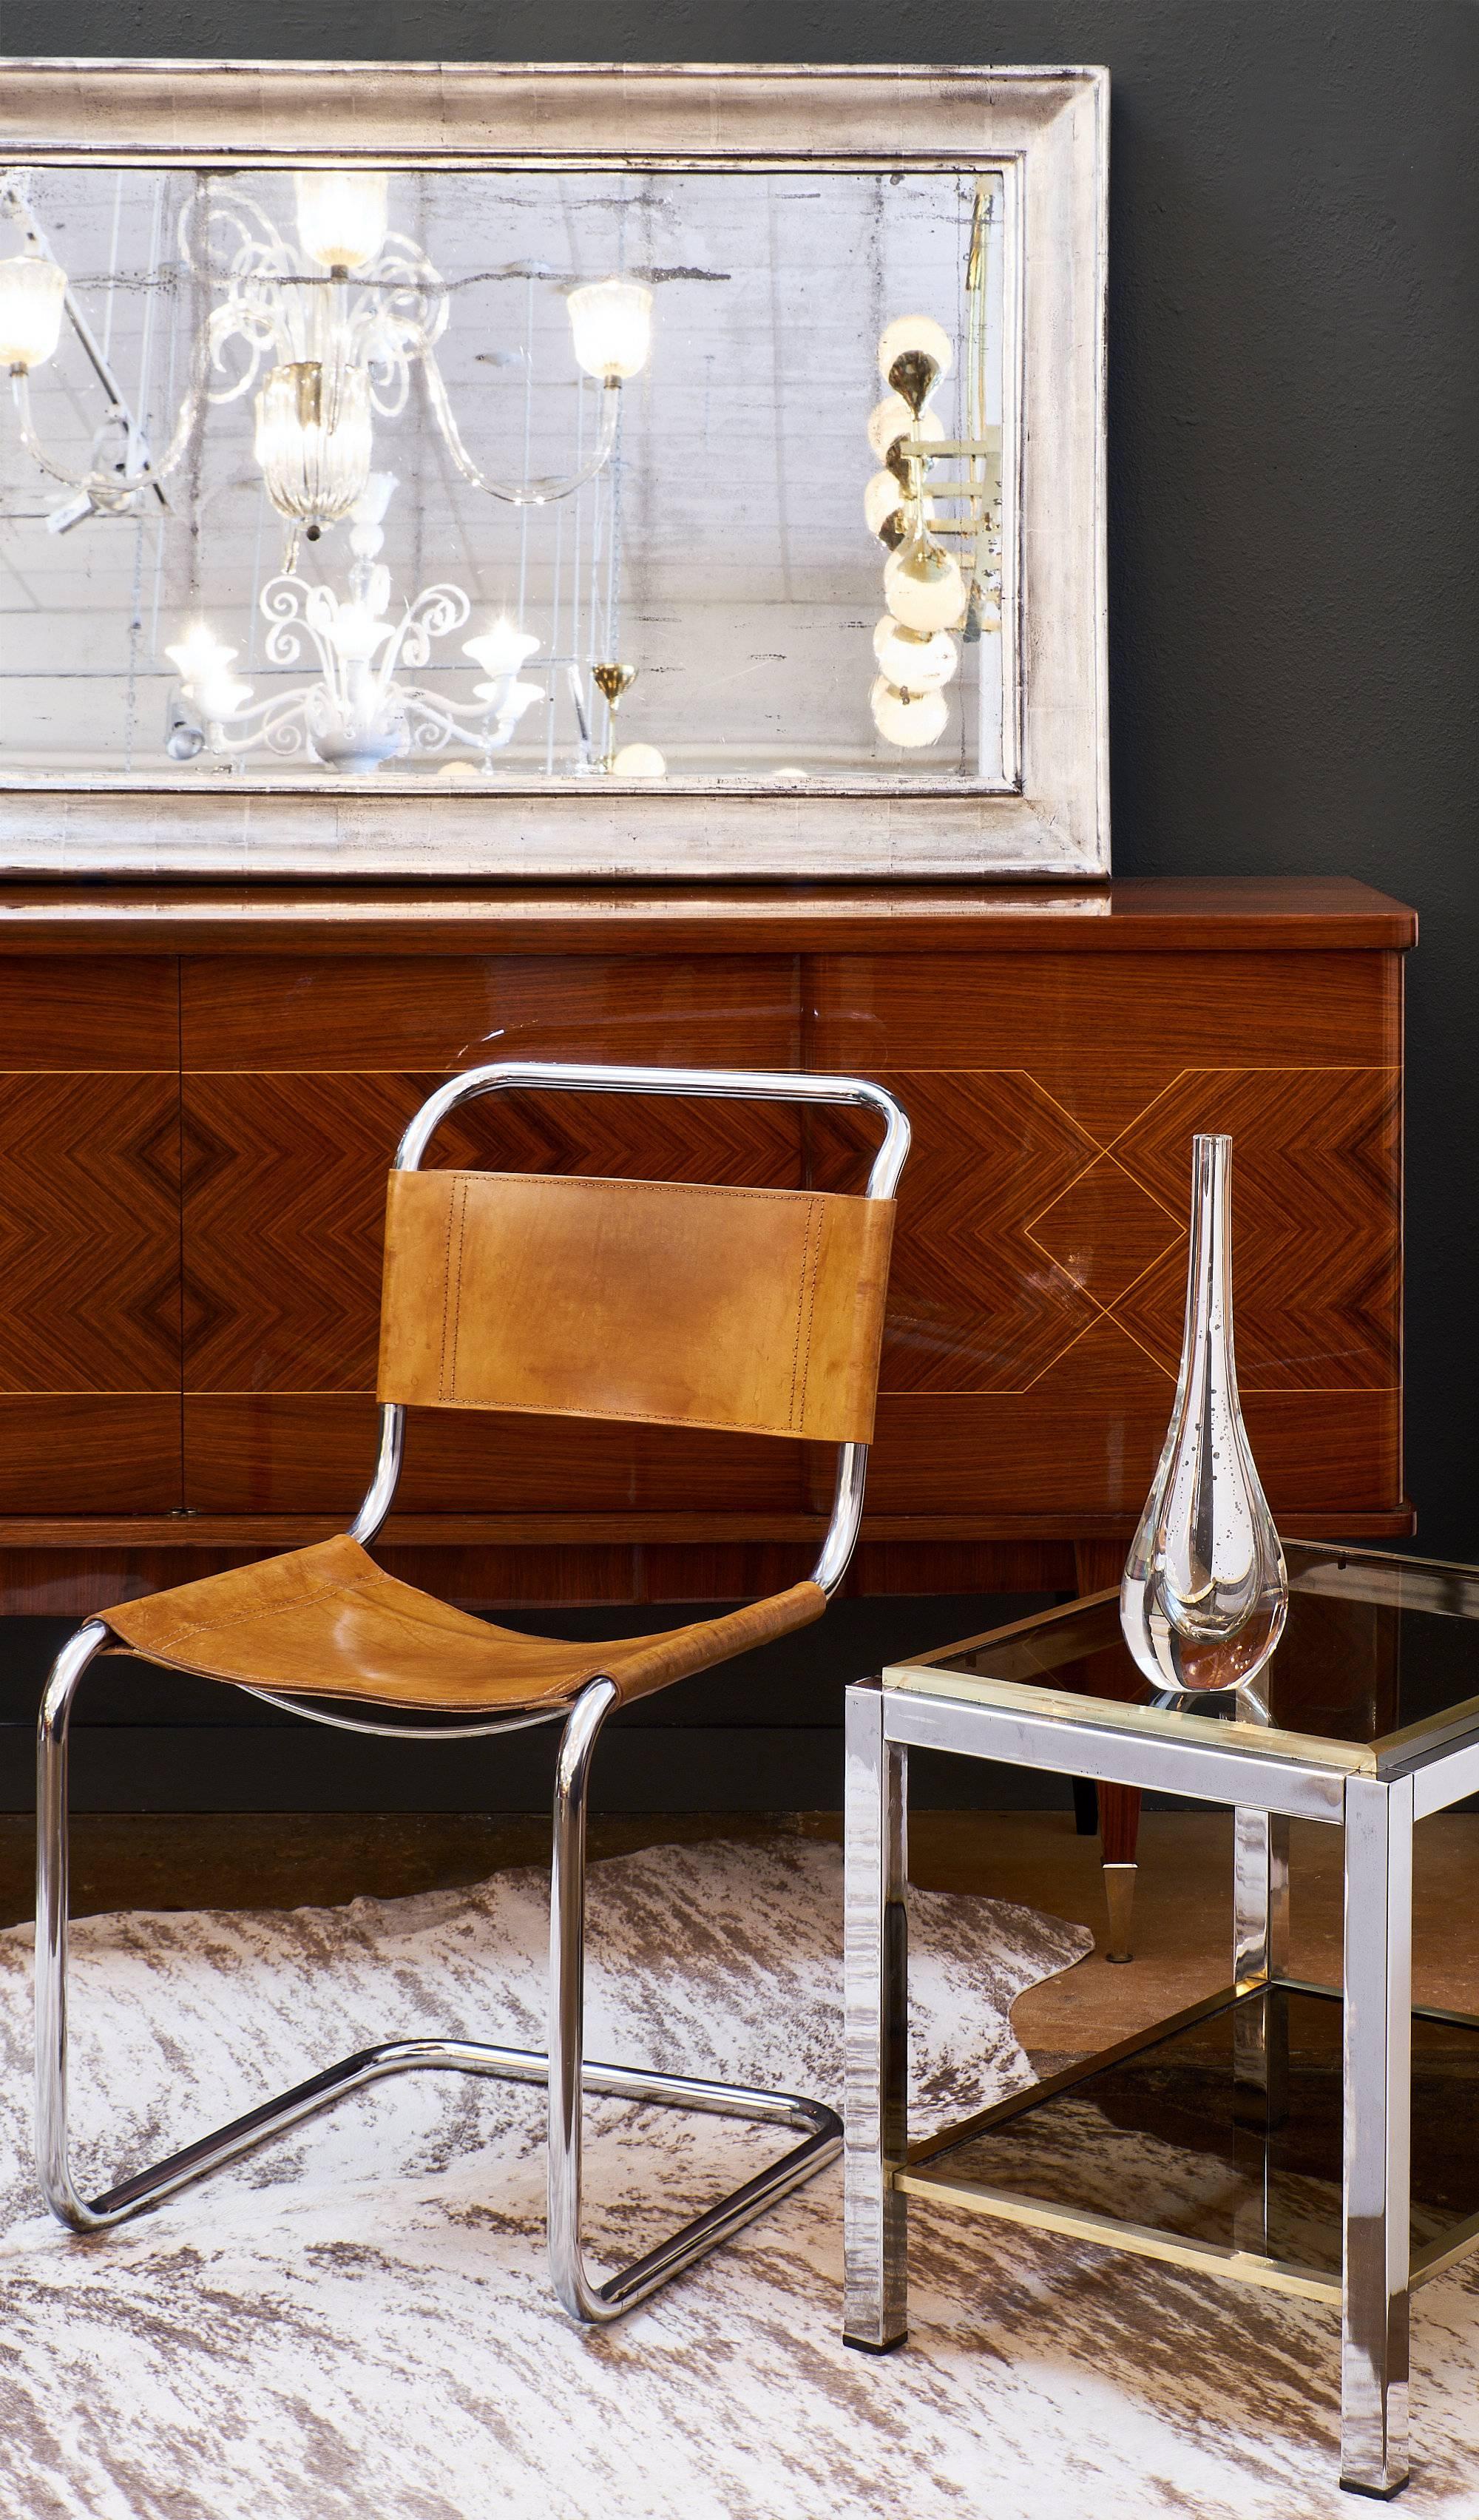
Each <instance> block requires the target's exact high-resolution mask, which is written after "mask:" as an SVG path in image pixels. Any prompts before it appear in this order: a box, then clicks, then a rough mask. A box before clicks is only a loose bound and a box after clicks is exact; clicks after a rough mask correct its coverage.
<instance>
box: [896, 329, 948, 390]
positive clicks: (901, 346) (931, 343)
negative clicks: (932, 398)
mask: <svg viewBox="0 0 1479 2520" xmlns="http://www.w3.org/2000/svg"><path fill="white" fill-rule="evenodd" d="M911 350H917V351H919V354H920V356H921V357H923V358H926V359H933V361H934V363H935V366H936V367H937V368H938V369H939V372H940V374H941V376H942V377H948V376H949V374H950V371H951V369H952V368H953V367H954V366H955V343H954V342H953V341H952V339H951V337H950V335H949V334H948V333H947V332H946V330H945V327H944V325H943V324H937V323H936V322H935V320H934V317H933V316H932V315H896V316H895V318H894V320H893V322H892V323H891V324H885V325H884V327H883V330H882V332H881V333H880V334H879V336H878V374H879V376H880V377H881V378H882V379H883V382H884V383H885V384H886V383H887V382H888V371H889V369H890V368H891V367H892V366H893V363H894V361H895V359H902V358H905V357H907V355H908V354H909V352H910V351H911Z"/></svg>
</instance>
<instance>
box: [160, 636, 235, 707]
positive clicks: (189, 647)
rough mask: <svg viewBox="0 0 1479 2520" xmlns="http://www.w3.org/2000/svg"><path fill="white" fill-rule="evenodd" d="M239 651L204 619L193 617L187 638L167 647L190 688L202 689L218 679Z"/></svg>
mask: <svg viewBox="0 0 1479 2520" xmlns="http://www.w3.org/2000/svg"><path fill="white" fill-rule="evenodd" d="M164 653H165V655H166V656H167V657H168V658H169V660H170V662H171V664H173V665H174V666H176V667H177V669H178V671H179V676H180V681H181V683H182V684H183V685H184V688H185V690H186V691H187V692H199V690H200V689H201V686H202V683H210V682H214V681H218V680H219V679H220V678H221V676H222V675H223V674H224V673H225V671H226V668H227V666H228V665H229V664H230V663H231V660H232V658H233V657H234V656H235V654H236V650H235V648H227V647H225V646H224V645H223V644H222V642H221V641H220V640H219V639H218V638H217V637H216V635H215V632H214V631H213V630H211V629H209V628H208V627H207V625H206V624H205V623H204V622H203V621H193V622H192V623H191V625H190V628H189V629H188V630H187V631H186V633H185V635H184V637H183V639H178V640H176V642H175V645H174V646H173V647H172V648H166V649H165V651H164Z"/></svg>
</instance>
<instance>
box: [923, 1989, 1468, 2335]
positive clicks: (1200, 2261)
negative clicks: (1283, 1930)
mask: <svg viewBox="0 0 1479 2520" xmlns="http://www.w3.org/2000/svg"><path fill="white" fill-rule="evenodd" d="M1276 1989H1277V1991H1278V1992H1279V1993H1281V1994H1284V1995H1305V1996H1317V1997H1322V1998H1323V1999H1324V2000H1325V2001H1326V2002H1327V2003H1336V2004H1339V2003H1342V2002H1343V1998H1342V1995H1341V1991H1340V1989H1339V1987H1336V1986H1322V1985H1321V1984H1320V1983H1319V1981H1318V1980H1316V1979H1313V1978H1297V1977H1284V1976H1282V1975H1280V1976H1278V1977H1275V1978H1261V1977H1259V1978H1240V1979H1238V1981H1237V1983H1236V1984H1235V1985H1233V1986H1231V1987H1222V1988H1220V1989H1219V1990H1218V1992H1217V1993H1216V1994H1215V1995H1209V1996H1204V1997H1203V1998H1202V1999H1201V2001H1200V2002H1199V2003H1188V2004H1186V2005H1184V2006H1183V2007H1182V2009H1181V2011H1179V2012H1171V2013H1167V2014H1166V2016H1165V2017H1164V2019H1163V2020H1160V2021H1157V2022H1153V2023H1152V2024H1151V2026H1150V2027H1149V2029H1148V2030H1141V2031H1136V2032H1134V2033H1133V2034H1132V2035H1131V2036H1130V2037H1129V2038H1128V2039H1119V2040H1116V2041H1115V2042H1114V2044H1113V2046H1112V2047H1109V2048H1097V2049H1096V2050H1095V2052H1094V2054H1093V2055H1091V2056H1081V2057H1079V2058H1078V2059H1077V2060H1076V2061H1075V2062H1074V2063H1073V2064H1071V2065H1064V2066H1062V2067H1061V2068H1060V2069H1059V2071H1058V2072H1057V2073H1055V2074H1048V2075H1045V2076H1044V2078H1043V2079H1042V2081H1041V2082H1037V2083H1027V2084H1024V2085H1023V2087H1022V2089H1021V2090H1020V2091H1016V2092H1011V2093H1008V2096H1007V2097H1006V2099H1004V2100H994V2101H993V2102H992V2103H991V2105H990V2107H989V2108H984V2109H977V2110H976V2111H974V2113H973V2114H972V2115H971V2116H970V2117H968V2118H961V2119H959V2120H958V2121H957V2122H956V2124H955V2125H953V2126H948V2127H942V2128H940V2129H939V2130H938V2131H937V2133H935V2134H934V2135H931V2136H925V2137H923V2138H920V2140H919V2142H917V2143H912V2144H911V2145H910V2147H909V2150H908V2152H907V2153H906V2155H905V2157H904V2160H903V2161H902V2163H900V2164H899V2165H898V2167H897V2168H895V2169H894V2170H893V2171H892V2172H891V2173H890V2176H889V2184H890V2186H891V2187H892V2188H893V2189H894V2190H895V2191H896V2193H897V2194H899V2195H901V2196H919V2197H923V2198H931V2197H932V2198H934V2199H935V2200H936V2201H937V2202H938V2203H940V2204H944V2205H954V2206H958V2207H960V2208H962V2209H963V2210H964V2211H965V2212H967V2213H972V2214H985V2215H989V2216H991V2217H992V2218H994V2219H995V2220H996V2221H998V2222H1003V2223H1015V2224H1019V2225H1021V2226H1022V2227H1024V2228H1027V2229H1030V2230H1041V2231H1057V2232H1060V2233H1061V2234H1063V2235H1064V2236H1065V2237H1067V2238H1069V2239H1076V2240H1091V2241H1093V2242H1095V2243H1096V2244H1097V2245H1098V2246H1099V2247H1103V2248H1110V2249H1122V2250H1124V2251H1125V2252H1126V2253H1127V2255H1129V2256H1131V2257H1140V2258H1160V2259H1163V2260H1164V2261H1165V2262H1166V2263H1167V2264H1168V2265H1170V2266H1177V2267H1185V2268H1188V2269H1191V2270H1193V2271H1195V2272H1198V2273H1203V2274H1211V2275H1219V2276H1222V2277H1224V2278H1227V2279H1229V2280H1231V2281H1233V2282H1234V2283H1249V2284H1257V2285H1259V2286H1260V2287H1261V2288H1262V2289H1263V2290H1264V2291H1265V2292H1281V2293H1288V2294H1292V2295H1293V2296H1294V2297H1295V2298H1297V2299H1299V2300H1302V2301H1319V2302H1323V2303H1324V2304H1325V2305H1326V2306H1327V2307H1329V2308H1333V2309H1336V2310H1338V2309H1339V2308H1340V2304H1341V2276H1340V2273H1339V2271H1338V2270H1335V2271H1332V2272H1331V2273H1328V2274H1322V2273H1320V2272H1319V2270H1318V2269H1316V2268H1314V2267H1304V2266H1300V2265H1299V2264H1298V2263H1297V2262H1296V2261H1292V2260H1286V2259H1281V2258H1264V2257H1259V2256H1258V2255H1256V2254H1255V2253H1254V2252H1253V2251H1251V2250H1246V2249H1230V2248H1225V2247H1223V2246H1222V2245H1221V2244H1220V2243H1219V2242H1217V2241H1215V2240H1193V2239H1188V2238H1187V2237H1185V2236H1183V2235H1182V2234H1180V2233H1178V2232H1172V2231H1162V2230H1159V2229H1157V2228H1155V2227H1154V2226H1153V2225H1150V2224H1144V2223H1128V2222H1121V2221H1120V2220H1118V2218H1117V2217H1116V2216H1114V2215H1112V2214H1098V2213H1095V2212H1094V2211H1093V2210H1092V2208H1090V2207H1089V2206H1078V2205H1053V2204H1050V2203H1049V2202H1048V2200H1047V2199H1046V2198H1043V2197H1035V2196H1025V2195H1022V2194H1021V2193H1020V2192H1019V2191H1017V2190H1016V2189H1014V2188H1004V2187H992V2186H989V2185H988V2184H987V2183H986V2182H985V2181H984V2180H975V2179H963V2178H960V2177H957V2176H952V2174H951V2173H950V2172H948V2171H938V2170H931V2169H929V2168H927V2167H926V2165H927V2164H928V2163H930V2162H934V2161H938V2160H939V2159H940V2158H941V2157H942V2156H943V2155H944V2154H946V2153H950V2152H956V2151H959V2150H960V2149H961V2148H962V2147H963V2146H964V2145H965V2144H967V2143H971V2142H973V2141H974V2140H975V2139H976V2138H977V2137H978V2136H982V2135H988V2134H990V2133H992V2132H993V2131H994V2130H995V2129H996V2128H998V2127H1003V2126H1006V2125H1008V2123H1009V2122H1010V2121H1011V2120H1012V2119H1013V2118H1019V2117H1025V2116H1026V2115H1028V2113H1029V2112H1030V2111H1031V2110H1033V2109H1036V2108H1041V2107H1043V2106H1044V2105H1045V2104H1046V2103H1047V2102H1048V2101H1050V2100H1053V2099H1056V2098H1057V2097H1058V2096H1059V2095H1060V2093H1064V2092H1069V2091H1072V2090H1073V2089H1074V2087H1075V2085H1077V2084H1079V2083H1087V2082H1091V2081H1093V2079H1094V2077H1095V2076H1096V2075H1098V2074H1101V2073H1104V2072H1106V2071H1107V2069H1108V2068H1109V2067H1110V2066H1111V2065H1118V2064H1123V2063H1124V2062H1125V2060H1126V2059H1127V2058H1128V2057H1131V2056H1135V2055H1140V2054H1142V2053H1143V2052H1144V2051H1145V2050H1146V2049H1148V2048H1159V2047H1163V2046H1165V2045H1166V2044H1167V2043H1168V2042H1169V2041H1170V2040H1172V2039H1175V2038H1177V2037H1179V2036H1180V2034H1181V2033H1182V2032H1183V2031H1184V2030H1190V2029H1194V2028H1195V2027H1196V2025H1197V2023H1198V2022H1202V2021H1208V2020H1210V2019H1212V2017H1213V2016H1214V2015H1215V2014H1217V2013H1220V2012H1231V2011H1233V2010H1234V2009H1235V2008H1236V2007H1237V2006H1238V2005H1239V2004H1243V2003H1250V2002H1252V2001H1253V2000H1254V1999H1255V1998H1256V1997H1260V1996H1263V1995H1266V1994H1270V1993H1272V1992H1274V1991H1275V1990H1276ZM1412 2018H1413V2020H1414V2021H1436V2022H1439V2023H1441V2024H1442V2025H1443V2026H1444V2027H1446V2028H1450V2029H1455V2030H1471V2031H1474V2032H1476V2033H1479V2013H1473V2012H1455V2011H1451V2010H1449V2009H1448V2008H1447V2007H1446V2006H1443V2005H1439V2004H1430V2003H1414V2004H1413V2006H1412ZM1476 2251H1479V2213H1476V2214H1471V2215H1470V2216H1469V2217H1468V2218H1467V2220H1466V2221H1464V2222H1462V2223H1457V2224H1455V2225H1454V2226H1453V2227H1452V2228H1450V2229H1449V2230H1447V2231H1445V2232H1443V2233H1441V2234H1440V2235H1439V2237H1438V2238H1437V2239H1434V2240H1429V2241H1428V2242H1426V2243H1425V2244H1424V2245H1423V2246H1422V2247H1421V2248H1414V2249H1413V2250H1412V2271H1411V2274H1410V2277H1409V2281H1410V2284H1411V2285H1412V2287H1413V2288H1415V2287H1416V2286H1417V2285H1418V2284H1423V2283H1427V2282H1429V2281H1430V2280H1431V2279H1432V2277H1433V2276H1434V2275H1441V2274H1446V2273H1448V2272H1449V2270H1450V2268H1452V2267H1455V2266H1457V2265H1458V2264H1459V2263H1460V2261H1461V2260H1463V2259H1465V2258H1467V2257H1470V2256H1472V2255H1473V2254H1474V2253H1475V2252H1476Z"/></svg>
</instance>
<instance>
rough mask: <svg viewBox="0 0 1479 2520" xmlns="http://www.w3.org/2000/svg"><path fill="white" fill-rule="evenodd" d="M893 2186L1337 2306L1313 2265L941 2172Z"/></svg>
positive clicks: (1332, 2280)
mask: <svg viewBox="0 0 1479 2520" xmlns="http://www.w3.org/2000/svg"><path fill="white" fill-rule="evenodd" d="M893 2184H894V2186H895V2188H896V2189H897V2190H898V2191H899V2193H900V2194H901V2195H904V2196H932V2197H935V2198H936V2199H937V2200H938V2201H939V2202H940V2203H941V2204H945V2205H960V2206H964V2208H965V2210H966V2211H967V2212H968V2213H972V2214H990V2215H993V2216H994V2217H995V2218H996V2219H997V2220H998V2221H999V2222H1003V2223H1020V2224H1024V2225H1026V2226H1027V2227H1028V2228H1030V2229H1033V2230H1040V2231H1060V2232H1062V2233H1064V2234H1065V2235H1066V2236H1067V2237H1068V2238H1069V2239H1075V2240H1095V2241H1098V2242H1100V2243H1102V2244H1103V2245H1104V2246H1105V2247H1107V2248H1111V2249H1123V2250H1125V2251H1126V2252H1127V2253H1128V2255H1129V2256H1131V2257H1137V2258H1163V2259H1165V2260H1166V2261H1167V2262H1168V2263H1169V2264H1170V2265H1171V2266H1174V2267H1188V2268H1190V2269H1192V2270H1193V2271H1194V2272H1195V2273H1200V2274H1211V2275H1224V2276H1228V2277H1231V2279H1232V2280H1233V2282H1234V2283H1251V2284H1260V2285H1261V2286H1262V2287H1263V2289H1264V2290H1265V2291H1266V2292H1283V2293H1293V2294H1295V2295H1296V2296H1297V2297H1298V2299H1300V2300H1301V2301H1320V2302H1323V2303H1325V2304H1326V2306H1327V2307H1330V2308H1333V2309H1336V2310H1338V2309H1339V2307H1340V2277H1339V2275H1338V2274H1329V2275H1322V2274H1318V2273H1316V2271H1315V2269H1314V2268H1313V2267H1300V2266H1291V2265H1285V2264H1284V2263H1283V2262H1282V2261H1281V2260H1280V2259H1277V2258H1259V2257H1254V2256H1253V2255H1252V2254H1251V2252H1249V2251H1246V2250H1243V2249H1224V2248H1221V2247H1219V2246H1218V2244H1217V2242H1216V2241H1213V2240H1183V2239H1178V2238H1176V2237H1175V2236H1174V2235H1173V2234H1172V2233H1171V2232H1169V2231H1156V2230H1152V2229H1150V2228H1148V2226H1146V2225H1145V2224H1143V2223H1120V2222H1117V2221H1116V2220H1115V2218H1114V2217H1113V2215H1111V2214H1092V2213H1090V2212H1089V2211H1088V2209H1087V2208H1085V2207H1078V2206H1072V2205H1047V2204H1042V2203H1040V2202H1039V2201H1038V2200H1037V2199H1036V2198H1034V2197H1024V2196H1017V2195H1013V2194H1010V2193H1008V2191H1007V2190H1005V2189H1003V2188H1000V2187H985V2186H981V2185H980V2184H978V2183H977V2182H976V2181H974V2180H970V2179H952V2178H951V2177H950V2175H949V2174H948V2172H944V2171H935V2170H900V2171H896V2172H895V2174H894V2179H893Z"/></svg>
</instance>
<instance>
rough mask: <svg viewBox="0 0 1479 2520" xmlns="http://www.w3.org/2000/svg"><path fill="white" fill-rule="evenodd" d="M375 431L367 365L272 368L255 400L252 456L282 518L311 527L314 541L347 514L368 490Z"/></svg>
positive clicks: (313, 362)
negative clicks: (254, 457)
mask: <svg viewBox="0 0 1479 2520" xmlns="http://www.w3.org/2000/svg"><path fill="white" fill-rule="evenodd" d="M373 433H374V424H373V415H372V412H371V407H370V379H369V377H368V375H367V374H366V372H365V370H364V369H363V368H358V367H342V368H326V367H325V366H324V365H323V364H322V362H321V361H320V360H318V359H297V360H294V361H292V362H291V364H290V365H288V366H286V367H281V368H273V369H272V370H271V372H270V374H269V375H268V377H267V380H266V382H265V383H264V384H263V386H262V389H261V392H260V393H259V394H258V395H257V398H256V437H255V441H254V452H255V455H256V460H257V462H258V463H259V464H260V466H261V468H262V478H263V480H264V481H265V482H266V484H267V495H268V497H269V499H270V500H271V501H272V504H273V506H274V507H275V508H276V510H277V512H278V514H279V516H280V517H293V518H295V519H296V520H297V521H298V522H299V523H301V524H305V525H306V526H307V527H308V532H309V538H310V540H312V539H314V538H315V537H316V536H317V535H318V534H319V533H320V532H321V531H322V529H323V527H324V526H325V525H333V524H337V522H338V520H339V518H340V517H347V516H348V514H349V512H350V510H351V508H353V507H355V506H356V505H357V503H358V502H359V501H360V500H361V499H363V497H364V496H365V493H366V491H367V489H368V488H369V483H370V458H371V453H372V451H373Z"/></svg>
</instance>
